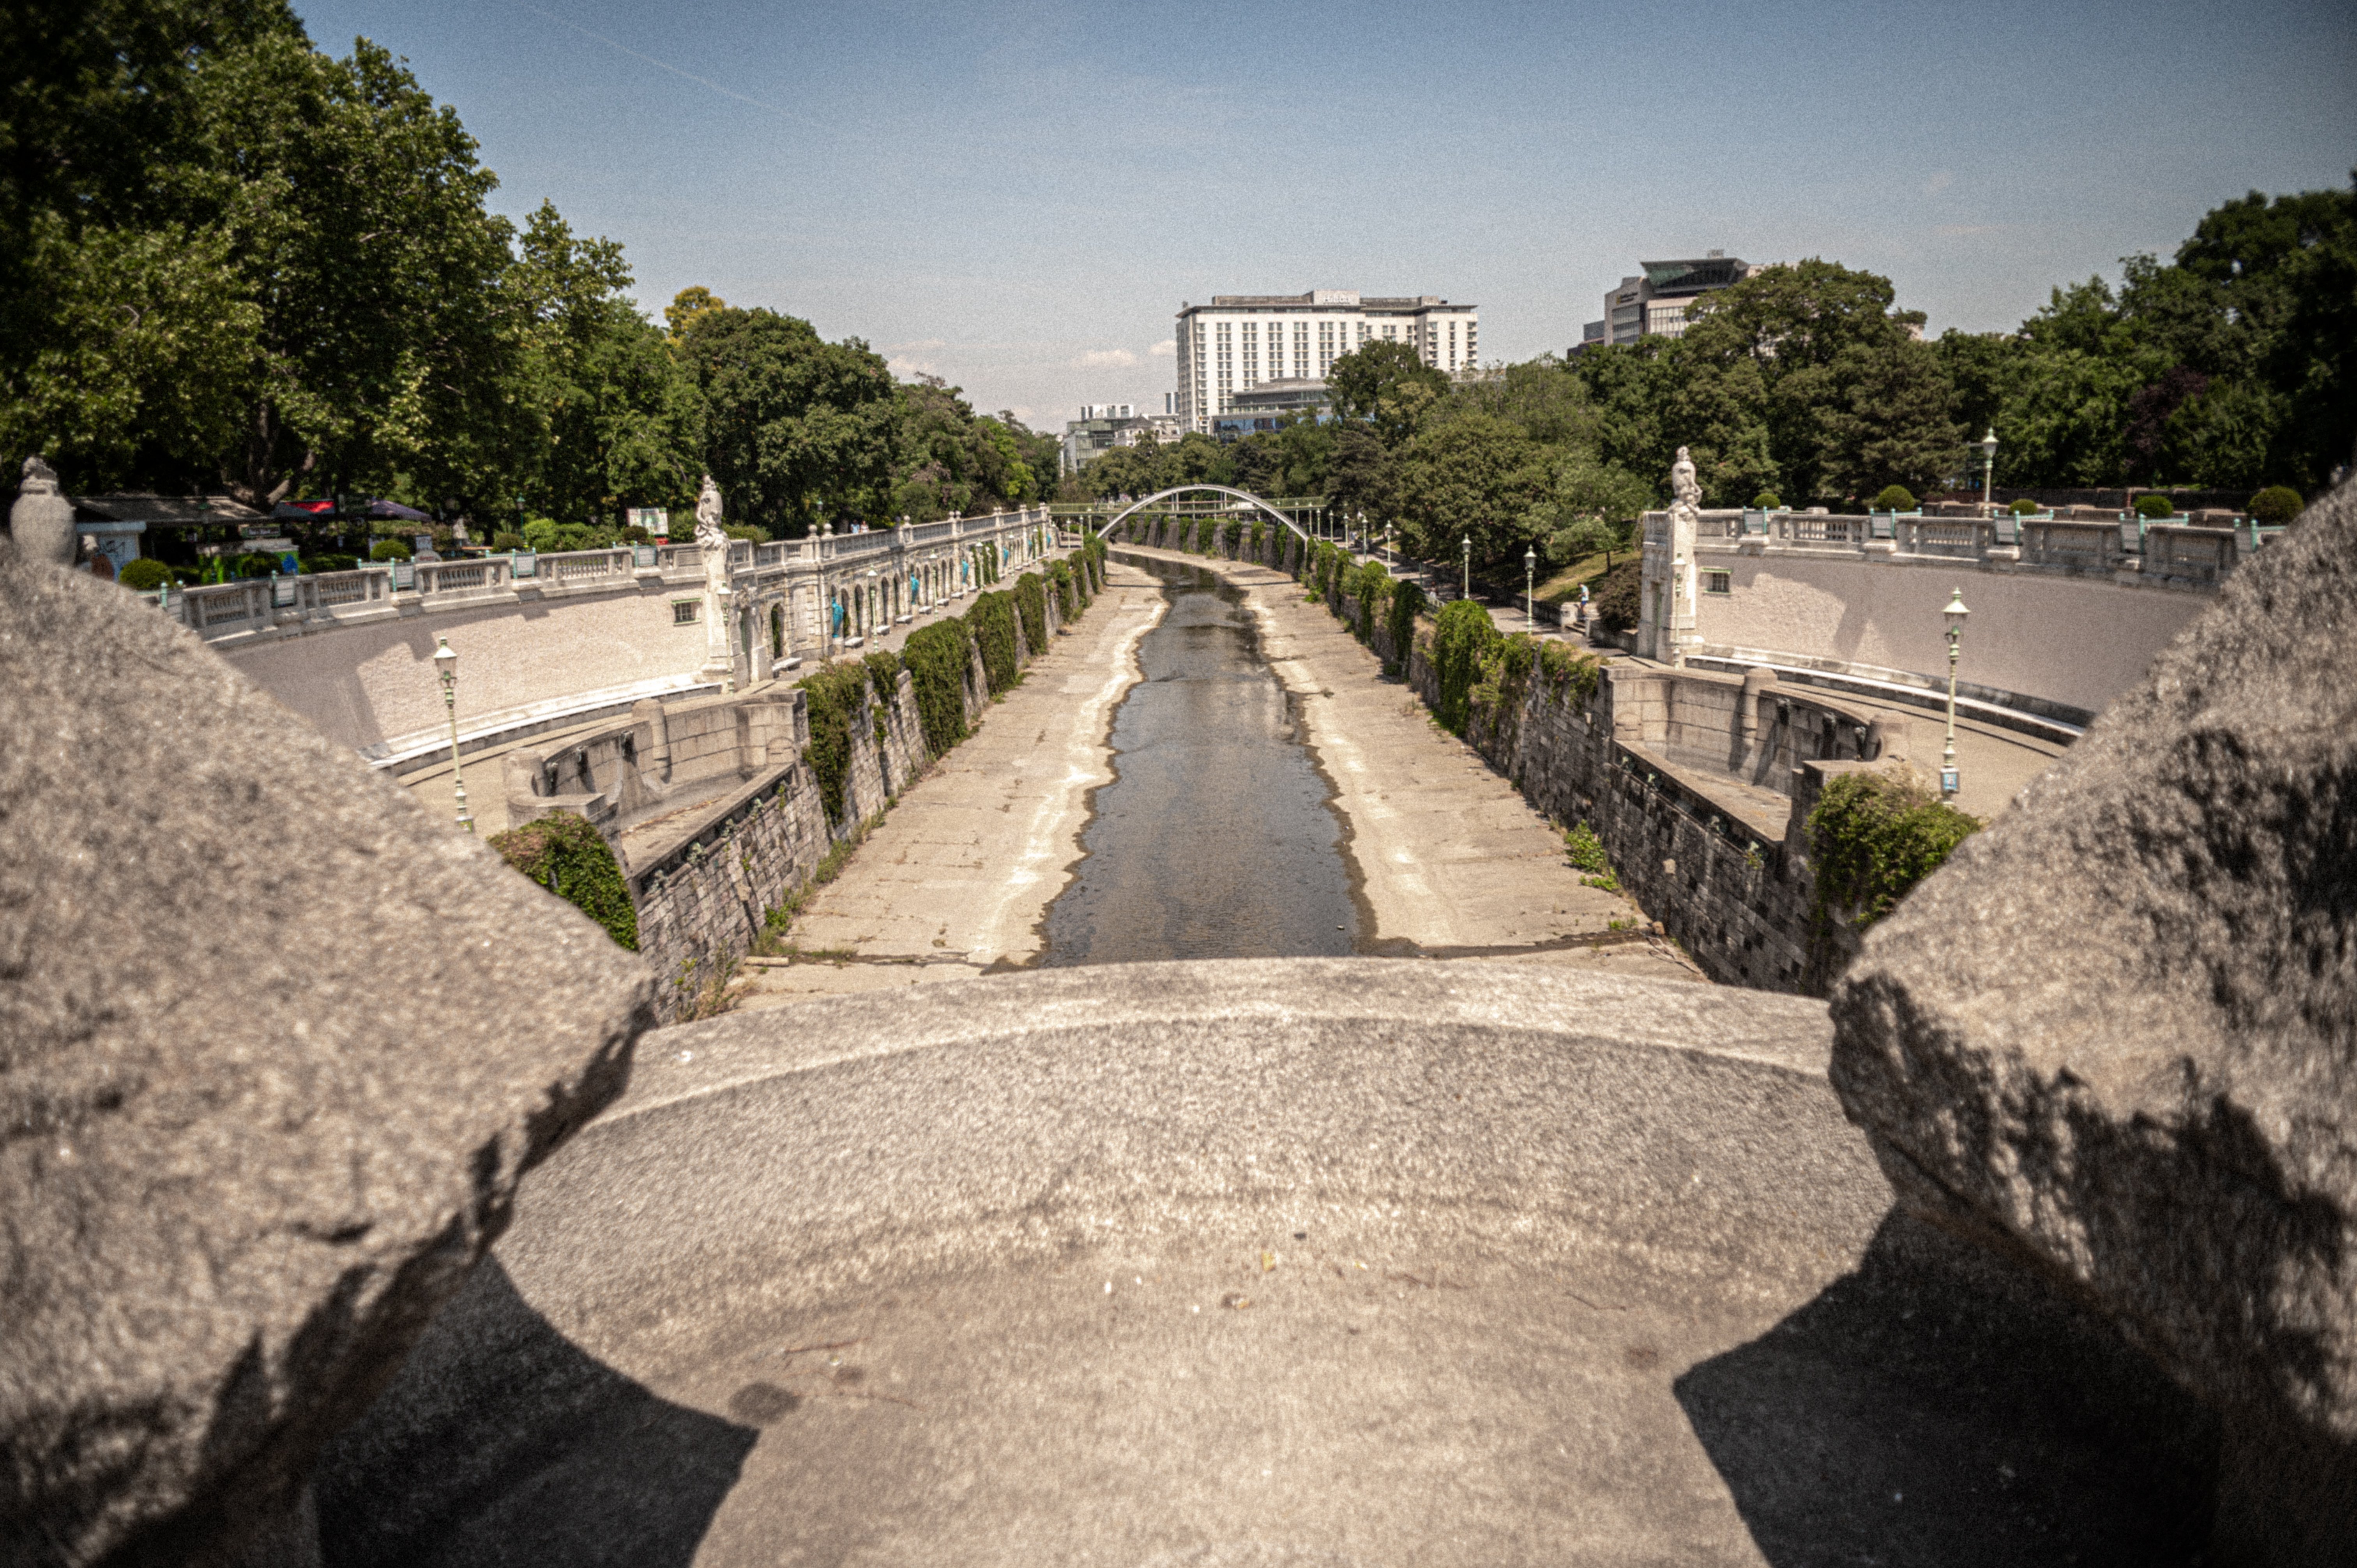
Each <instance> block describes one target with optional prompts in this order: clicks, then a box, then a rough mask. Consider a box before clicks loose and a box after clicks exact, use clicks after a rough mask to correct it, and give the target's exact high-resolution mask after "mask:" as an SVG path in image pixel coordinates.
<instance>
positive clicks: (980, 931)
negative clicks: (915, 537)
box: [743, 545, 1699, 1007]
mask: <svg viewBox="0 0 2357 1568" xmlns="http://www.w3.org/2000/svg"><path fill="white" fill-rule="evenodd" d="M1128 554H1136V555H1146V556H1154V557H1157V558H1159V559H1163V560H1168V561H1173V562H1178V563H1180V564H1186V565H1190V566H1196V567H1200V568H1204V569H1207V570H1213V571H1216V572H1218V573H1219V574H1220V575H1222V576H1223V577H1225V578H1227V579H1228V580H1229V581H1230V582H1232V583H1235V584H1237V585H1239V586H1241V587H1243V589H1244V591H1245V596H1246V603H1247V605H1248V607H1250V609H1251V612H1252V614H1253V616H1254V618H1255V620H1256V621H1257V622H1258V623H1259V627H1260V630H1261V639H1262V650H1263V652H1264V653H1265V655H1266V656H1267V658H1268V659H1269V661H1270V663H1271V665H1272V667H1273V668H1274V669H1275V672H1276V674H1277V676H1278V678H1279V680H1281V681H1282V682H1284V684H1285V686H1286V690H1287V691H1288V692H1290V693H1293V694H1294V696H1295V697H1296V698H1297V701H1298V702H1299V703H1300V704H1301V711H1302V714H1303V717H1304V720H1305V723H1306V725H1307V728H1308V744H1309V746H1310V748H1311V750H1312V752H1313V753H1314V754H1315V756H1316V757H1317V758H1318V761H1319V763H1320V764H1321V765H1322V766H1323V768H1325V770H1326V772H1327V774H1328V776H1329V778H1331V779H1332V780H1333V781H1334V784H1335V787H1336V790H1337V797H1336V804H1337V806H1338V808H1339V809H1340V813H1341V815H1342V817H1343V819H1344V822H1345V823H1346V824H1347V827H1348V830H1349V831H1348V836H1347V839H1346V842H1345V843H1344V845H1343V853H1344V854H1345V855H1346V856H1347V857H1348V858H1349V860H1350V862H1351V866H1352V869H1353V872H1354V880H1355V881H1356V882H1357V884H1358V885H1359V886H1360V888H1361V893H1362V895H1363V897H1364V899H1365V909H1366V913H1367V916H1368V921H1367V924H1368V925H1369V927H1370V928H1371V931H1370V934H1369V935H1367V936H1365V937H1364V938H1363V939H1362V941H1361V949H1362V950H1365V951H1369V952H1372V953H1377V954H1389V955H1395V956H1399V957H1401V958H1415V959H1439V960H1447V961H1456V962H1473V963H1482V962H1500V961H1520V962H1540V963H1549V964H1561V965H1572V966H1577V967H1582V968H1592V969H1609V970H1611V971H1613V972H1620V973H1630V974H1636V975H1641V976H1649V977H1654V978H1663V979H1678V978H1684V979H1698V978H1699V976H1698V975H1697V974H1696V973H1695V971H1694V969H1693V966H1692V965H1691V964H1690V963H1689V962H1688V961H1686V960H1685V958H1684V955H1682V954H1680V953H1679V952H1678V951H1677V950H1675V948H1674V947H1673V946H1671V945H1670V944H1668V943H1665V942H1660V941H1655V940H1651V939H1649V938H1647V937H1646V936H1644V935H1643V934H1642V932H1641V929H1638V928H1639V927H1640V926H1641V924H1642V917H1641V914H1640V912H1639V911H1638V909H1637V908H1636V907H1635V905H1634V904H1632V903H1631V901H1630V900H1628V899H1627V898H1625V897H1621V896H1620V895H1618V894H1609V893H1605V892H1602V891H1600V890H1598V889H1596V888H1593V887H1588V886H1583V885H1582V882H1581V879H1580V874H1579V873H1578V872H1577V870H1575V869H1574V868H1573V867H1572V866H1571V865H1570V864H1569V863H1568V862H1567V861H1566V859H1565V857H1564V845H1563V839H1562V836H1561V835H1560V834H1559V833H1557V832H1555V830H1554V829H1553V828H1551V827H1550V826H1549V825H1548V824H1547V823H1546V822H1544V820H1543V819H1541V818H1540V817H1539V815H1538V814H1537V813H1536V812H1535V811H1533V810H1532V809H1531V808H1530V806H1529V804H1528V803H1527V802H1525V801H1524V800H1523V798H1522V796H1521V794H1520V792H1519V791H1517V790H1516V789H1514V788H1513V787H1512V785H1511V784H1509V783H1508V782H1507V781H1506V780H1505V779H1502V778H1501V777H1500V776H1498V775H1497V774H1496V773H1494V772H1492V771H1491V768H1490V767H1489V765H1488V764H1487V763H1485V762H1483V761H1482V760H1481V758H1480V757H1479V756H1478V755H1477V754H1476V753H1474V752H1473V750H1472V749H1471V748H1470V747H1469V746H1466V745H1465V744H1464V743H1463V742H1461V741H1459V740H1458V739H1457V738H1456V737H1455V736H1451V735H1448V733H1447V732H1445V731H1443V730H1441V729H1440V728H1439V727H1438V726H1437V725H1435V724H1434V723H1433V722H1432V721H1431V719H1430V718H1429V716H1428V715H1426V713H1425V710H1424V707H1423V705H1422V704H1421V703H1418V702H1417V701H1416V700H1415V694H1414V693H1411V692H1410V691H1409V690H1408V689H1407V688H1406V687H1405V685H1403V684H1401V683H1400V682H1395V681H1386V680H1384V679H1383V671H1382V668H1381V664H1380V661H1379V660H1377V659H1376V658H1375V656H1374V655H1373V654H1372V653H1371V652H1369V651H1368V650H1366V649H1365V648H1363V647H1361V645H1360V644H1359V643H1358V641H1357V640H1356V639H1353V638H1352V637H1351V635H1350V633H1349V632H1348V631H1346V630H1345V629H1344V628H1342V626H1341V623H1340V622H1339V621H1337V620H1335V619H1334V618H1333V617H1331V616H1330V615H1329V614H1327V612H1326V611H1325V610H1324V609H1323V608H1322V607H1318V606H1316V605H1311V604H1308V603H1306V602H1305V600H1304V597H1303V595H1302V592H1301V589H1300V586H1299V585H1297V584H1296V583H1295V582H1293V580H1292V579H1290V578H1289V577H1286V576H1285V575H1282V574H1280V573H1276V572H1272V571H1269V570H1267V569H1266V568H1264V567H1259V566H1254V565H1250V564H1241V563H1235V562H1212V561H1207V560H1204V559H1202V558H1200V557H1196V556H1184V555H1179V554H1176V553H1170V552H1163V551H1150V550H1145V549H1142V548H1139V547H1135V546H1129V545H1121V546H1116V547H1115V555H1114V563H1113V569H1112V573H1111V576H1110V580H1109V582H1108V585H1107V591H1106V592H1105V594H1104V595H1103V596H1101V597H1100V598H1099V599H1098V600H1097V601H1096V603H1095V604H1094V605H1093V606H1092V607H1091V608H1090V609H1089V611H1088V613H1087V615H1085V616H1084V617H1083V618H1082V620H1081V622H1080V624H1079V625H1078V626H1077V627H1075V628H1072V635H1071V636H1070V637H1068V638H1064V639H1059V640H1058V642H1057V644H1056V647H1055V649H1054V650H1052V651H1051V652H1050V653H1049V655H1048V656H1047V657H1046V658H1045V659H1043V660H1040V661H1039V663H1037V664H1035V665H1033V666H1032V668H1031V671H1029V673H1028V677H1027V679H1026V682H1025V684H1024V685H1023V686H1022V687H1020V688H1018V689H1017V690H1016V691H1015V692H1013V693H1008V694H1007V696H1006V699H1005V700H1004V702H1002V703H1000V704H998V705H997V706H996V707H995V708H994V709H993V710H992V712H991V714H989V717H988V720H987V722H986V723H985V725H984V726H983V729H982V731H981V732H980V733H979V734H978V735H976V736H974V738H972V739H970V740H968V741H967V742H966V743H965V744H964V745H963V746H959V747H958V748H957V749H956V750H955V751H953V752H952V753H951V754H950V755H949V757H946V758H944V759H943V760H942V764H941V765H940V766H939V767H938V768H936V769H935V770H934V772H933V773H932V774H931V775H929V776H928V777H926V778H925V779H920V780H919V781H918V782H917V783H916V784H914V785H913V786H911V787H910V788H909V790H908V791H907V792H906V793H904V794H903V795H902V796H901V798H900V801H899V805H898V806H897V807H895V808H894V810H893V811H891V812H890V813H889V814H888V816H887V817H886V818H885V821H884V825H883V826H882V827H881V828H880V829H879V830H878V831H877V833H876V834H875V836H874V837H872V838H871V839H869V840H868V841H867V843H866V844H864V845H862V846H861V848H860V849H859V851H858V852H857V854H855V855H854V856H853V858H852V860H851V863H850V865H849V866H848V867H847V868H846V869H845V873H844V875H842V876H841V877H840V878H839V879H838V880H837V881H836V882H834V884H833V885H831V886H828V887H827V888H826V889H824V890H823V892H822V893H821V894H820V895H819V897H817V898H816V899H815V900H814V901H813V905H812V907H811V908H809V909H808V910H807V911H805V912H804V914H803V915H802V918H800V919H798V920H797V921H796V922H795V924H794V928H793V933H792V940H793V942H794V944H795V945H796V946H797V947H799V948H801V949H802V950H804V951H805V952H824V953H826V954H827V955H828V956H827V957H825V958H823V959H822V960H821V961H817V962H802V963H796V964H792V965H791V966H777V967H768V966H763V967H759V972H758V973H757V975H756V978H755V979H754V981H753V983H752V985H751V989H750V991H749V993H748V995H747V997H746V999H745V1002H744V1003H743V1005H746V1006H749V1007H761V1006H774V1005H778V1004H783V1003H789V1002H792V1001H797V1000H801V999H802V998H805V997H809V996H813V995H824V994H832V993H841V992H846V991H870V990H879V989H890V988H893V987H898V986H905V985H914V984H924V983H931V982H936V981H942V980H953V979H960V978H963V977H965V976H969V975H973V974H977V973H981V972H985V970H986V969H988V968H990V967H992V966H994V965H996V966H1008V965H1020V964H1023V963H1025V962H1028V961H1029V960H1030V959H1032V958H1033V957H1035V956H1036V955H1037V954H1038V952H1039V950H1040V942H1041V938H1040V929H1039V928H1040V924H1041V922H1042V921H1044V919H1045V918H1046V915H1047V909H1048V906H1049V904H1050V903H1052V902H1053V901H1054V899H1055V898H1056V897H1057V895H1059V894H1060V893H1061V892H1062V891H1063V888H1064V886H1065V885H1066V883H1067V881H1068V880H1069V875H1070V871H1071V866H1072V865H1073V864H1074V863H1075V862H1077V861H1078V859H1079V858H1080V854H1081V843H1080V835H1081V832H1082V829H1083V828H1084V827H1085V825H1086V807H1087V794H1088V791H1089V790H1090V789H1092V788H1094V787H1095V786H1096V785H1098V784H1101V783H1103V782H1106V781H1108V780H1110V779H1111V778H1112V768H1111V766H1110V756H1109V752H1108V750H1107V740H1108V736H1109V734H1110V731H1111V727H1112V721H1113V711H1114V707H1115V706H1116V705H1117V703H1119V700H1120V698H1121V696H1122V695H1123V694H1124V693H1126V691H1127V690H1128V688H1129V686H1130V685H1131V684H1133V683H1134V682H1135V681H1136V680H1137V678H1138V671H1137V665H1136V660H1135V648H1136V645H1137V639H1139V638H1141V637H1143V636H1144V635H1145V632H1146V629H1147V628H1150V627H1151V626H1152V625H1153V624H1155V622H1156V621H1157V620H1158V619H1159V618H1160V617H1161V614H1162V612H1163V608H1164V606H1165V601H1164V599H1163V597H1162V593H1161V585H1160V582H1159V580H1158V579H1157V578H1155V577H1153V576H1151V575H1148V574H1147V573H1145V572H1143V571H1140V570H1138V569H1137V568H1136V567H1135V566H1131V565H1125V564H1123V561H1122V556H1124V555H1128ZM1616 921H1617V922H1621V923H1622V924H1623V927H1624V929H1622V930H1614V929H1611V928H1612V926H1613V924H1614V922H1616Z"/></svg>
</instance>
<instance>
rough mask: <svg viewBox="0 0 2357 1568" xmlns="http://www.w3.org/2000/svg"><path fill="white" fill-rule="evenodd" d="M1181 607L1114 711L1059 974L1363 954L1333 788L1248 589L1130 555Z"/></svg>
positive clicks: (1051, 916) (1050, 934)
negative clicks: (1272, 663)
mask: <svg viewBox="0 0 2357 1568" xmlns="http://www.w3.org/2000/svg"><path fill="white" fill-rule="evenodd" d="M1128 564H1134V565H1140V566H1143V567H1145V569H1146V570H1147V571H1150V572H1152V573H1153V574H1154V575H1157V576H1158V577H1161V578H1162V579H1163V582H1164V589H1163V592H1164V595H1165V596H1166V597H1167V598H1168V602H1169V609H1168V613H1167V614H1166V615H1165V616H1164V618H1162V620H1161V622H1160V624H1158V625H1157V627H1156V628H1154V629H1153V630H1152V631H1150V632H1148V633H1147V634H1146V637H1145V638H1144V639H1142V640H1141V641H1140V642H1139V643H1138V645H1137V659H1138V663H1139V665H1140V668H1141V670H1142V671H1143V674H1144V678H1143V679H1142V680H1141V681H1140V682H1138V683H1137V684H1136V685H1135V686H1133V687H1132V688H1131V689H1130V691H1129V693H1128V695H1127V696H1125V698H1124V699H1123V700H1122V703H1121V705H1120V707H1119V708H1118V709H1117V710H1116V711H1115V712H1114V721H1113V730H1112V736H1111V746H1112V751H1113V773H1114V778H1113V780H1112V782H1110V783H1107V784H1103V785H1101V786H1099V787H1098V788H1097V789H1094V790H1092V792H1091V795H1090V800H1089V820H1088V824H1087V826H1086V827H1085V828H1084V829H1083V831H1082V850H1083V852H1084V853H1083V855H1082V859H1081V861H1080V862H1079V864H1078V865H1076V866H1075V867H1073V879H1072V881H1071V884H1070V885H1069V886H1066V887H1065V889H1064V890H1063V892H1062V893H1061V895H1060V896H1059V897H1057V899H1056V900H1055V902H1054V903H1053V904H1051V905H1050V906H1049V909H1048V915H1047V918H1046V921H1045V922H1044V925H1045V936H1046V948H1045V950H1044V951H1043V952H1042V954H1041V955H1040V957H1039V963H1040V964H1042V965H1046V966H1056V965H1071V964H1086V963H1125V962H1138V961H1151V960H1157V959H1192V958H1257V957H1298V956H1314V955H1320V954H1325V955H1335V954H1346V953H1349V952H1351V951H1352V950H1353V949H1354V946H1355V943H1356V940H1357V936H1358V932H1359V929H1360V927H1361V900H1360V899H1359V898H1358V897H1356V894H1357V889H1356V887H1355V886H1354V880H1355V879H1354V877H1353V875H1352V867H1351V863H1350V861H1349V858H1348V857H1347V856H1346V854H1344V853H1343V838H1344V833H1345V828H1344V825H1343V823H1342V822H1341V821H1340V817H1339V816H1338V815H1337V813H1336V812H1335V811H1334V809H1333V803H1332V802H1333V796H1334V789H1333V784H1332V781H1331V780H1330V779H1328V778H1327V777H1326V775H1325V772H1324V770H1323V768H1320V767H1319V765H1318V758H1316V757H1313V756H1312V755H1311V754H1310V752H1309V750H1308V747H1307V746H1305V745H1304V744H1303V732H1302V725H1301V723H1300V714H1299V710H1298V704H1297V703H1295V702H1294V701H1293V700H1291V698H1290V697H1289V696H1288V693H1286V689H1285V686H1284V684H1283V682H1280V681H1279V680H1278V679H1277V677H1276V674H1275V671H1273V670H1272V669H1271V668H1270V667H1269V665H1268V663H1267V661H1266V660H1265V659H1264V658H1263V657H1262V654H1261V648H1260V636H1259V628H1258V626H1257V624H1256V622H1255V620H1254V618H1253V616H1252V615H1251V614H1250V612H1249V610H1248V608H1247V607H1246V606H1245V603H1244V596H1243V592H1242V591H1241V590H1239V589H1237V588H1235V587H1233V586H1232V585H1229V584H1227V583H1225V582H1223V581H1222V580H1221V579H1220V578H1219V577H1217V576H1215V575H1212V574H1211V573H1208V572H1204V571H1201V570H1200V569H1198V568H1194V567H1189V566H1182V565H1178V564H1172V563H1167V562H1158V561H1145V560H1135V559H1133V560H1131V561H1129V563H1128Z"/></svg>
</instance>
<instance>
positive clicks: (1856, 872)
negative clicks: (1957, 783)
mask: <svg viewBox="0 0 2357 1568" xmlns="http://www.w3.org/2000/svg"><path fill="white" fill-rule="evenodd" d="M1980 827H1981V821H1980V819H1979V818H1977V817H1974V816H1968V815H1967V814H1965V813H1964V812H1963V811H1957V810H1956V809H1955V808H1954V807H1953V806H1950V805H1949V804H1947V803H1946V802H1945V801H1943V800H1941V799H1939V797H1937V796H1936V795H1934V794H1932V791H1931V790H1929V789H1926V788H1924V787H1923V786H1922V785H1921V784H1920V783H1918V782H1916V781H1915V780H1914V779H1911V778H1904V777H1898V776H1894V775H1892V774H1889V773H1880V772H1855V773H1845V774H1842V775H1841V776H1840V777H1838V778H1836V779H1834V780H1833V781H1832V782H1831V783H1829V784H1827V785H1826V786H1825V789H1824V795H1822V796H1821V797H1819V799H1818V801H1817V804H1816V807H1815V809H1814V810H1813V811H1810V813H1809V820H1808V832H1809V854H1810V857H1811V858H1812V859H1813V861H1814V862H1815V863H1816V897H1817V907H1818V910H1819V918H1820V919H1830V918H1835V912H1846V919H1847V922H1848V923H1849V924H1850V925H1852V926H1853V927H1855V928H1857V929H1863V928H1865V927H1867V926H1870V925H1872V924H1873V923H1874V922H1875V921H1877V920H1878V919H1880V918H1882V917H1883V916H1885V915H1887V914H1889V913H1890V911H1891V909H1892V908H1894V907H1895V906H1896V905H1897V904H1898V902H1899V900H1900V899H1901V898H1904V897H1906V896H1907V894H1908V892H1909V890H1910V889H1911V888H1912V887H1913V886H1915V885H1916V884H1917V883H1918V882H1921V880H1923V878H1924V877H1926V876H1929V875H1931V874H1932V872H1934V871H1937V870H1938V869H1939V868H1940V866H1941V865H1943V863H1944V862H1945V861H1946V860H1947V858H1948V855H1949V854H1950V853H1951V852H1952V851H1953V850H1954V849H1955V847H1956V845H1958V844H1960V843H1963V842H1964V840H1965V839H1966V838H1967V837H1969V836H1970V835H1972V834H1973V833H1975V832H1978V831H1979V829H1980Z"/></svg>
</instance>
